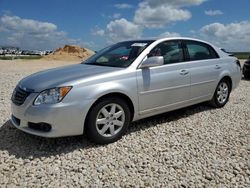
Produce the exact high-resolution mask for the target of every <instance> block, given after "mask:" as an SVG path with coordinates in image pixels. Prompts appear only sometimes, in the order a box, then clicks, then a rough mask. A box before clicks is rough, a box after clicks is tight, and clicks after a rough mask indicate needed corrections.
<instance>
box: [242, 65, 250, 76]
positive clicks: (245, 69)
mask: <svg viewBox="0 0 250 188" xmlns="http://www.w3.org/2000/svg"><path fill="white" fill-rule="evenodd" d="M243 74H250V64H244V65H243Z"/></svg>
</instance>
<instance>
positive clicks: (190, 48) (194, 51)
mask: <svg viewBox="0 0 250 188" xmlns="http://www.w3.org/2000/svg"><path fill="white" fill-rule="evenodd" d="M185 44H186V48H187V52H188V55H189V60H190V61H196V60H205V59H215V58H218V57H219V56H218V54H217V53H216V52H215V50H214V49H213V48H212V47H211V46H209V45H207V44H205V43H201V42H195V41H194V42H193V41H188V42H185Z"/></svg>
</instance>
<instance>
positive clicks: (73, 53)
mask: <svg viewBox="0 0 250 188" xmlns="http://www.w3.org/2000/svg"><path fill="white" fill-rule="evenodd" d="M93 54H94V52H93V51H91V50H89V49H87V48H81V47H80V46H75V45H65V46H64V47H63V48H58V49H56V50H55V51H54V52H53V53H51V54H49V55H47V56H45V57H44V59H47V60H65V61H72V60H85V59H87V58H88V57H90V56H91V55H93Z"/></svg>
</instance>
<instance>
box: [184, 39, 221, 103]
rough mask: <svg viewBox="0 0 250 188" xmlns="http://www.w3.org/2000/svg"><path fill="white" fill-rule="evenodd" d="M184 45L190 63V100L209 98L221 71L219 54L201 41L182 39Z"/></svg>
mask: <svg viewBox="0 0 250 188" xmlns="http://www.w3.org/2000/svg"><path fill="white" fill-rule="evenodd" d="M184 46H185V49H186V52H187V53H186V54H187V59H188V61H189V64H190V69H189V70H190V76H191V88H190V97H191V99H192V100H205V99H209V98H210V97H211V96H212V95H213V93H214V91H215V88H216V85H217V82H218V78H219V74H220V71H221V66H222V65H221V64H220V60H219V56H218V55H217V53H216V52H215V50H214V49H213V48H212V47H211V46H209V45H208V44H205V43H202V42H197V41H184Z"/></svg>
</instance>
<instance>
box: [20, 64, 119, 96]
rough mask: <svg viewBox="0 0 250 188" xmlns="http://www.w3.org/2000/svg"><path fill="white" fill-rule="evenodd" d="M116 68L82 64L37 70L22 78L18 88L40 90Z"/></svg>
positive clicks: (31, 90) (32, 90)
mask: <svg viewBox="0 0 250 188" xmlns="http://www.w3.org/2000/svg"><path fill="white" fill-rule="evenodd" d="M116 70H121V68H116V67H105V66H95V65H84V64H77V65H70V66H64V67H60V68H54V69H49V70H45V71H41V72H37V73H35V74H32V75H30V76H28V77H25V78H24V79H22V80H21V81H20V82H19V84H18V85H19V87H20V88H22V89H24V90H28V91H30V92H41V91H43V90H45V89H49V88H53V87H57V86H59V85H63V84H64V83H67V82H70V81H74V80H78V79H83V78H88V77H91V76H96V75H99V74H104V73H109V72H113V71H116Z"/></svg>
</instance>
